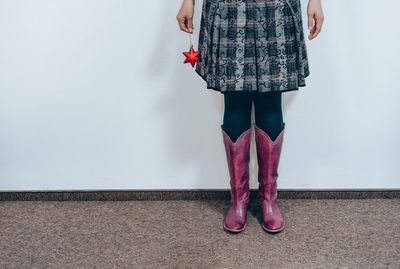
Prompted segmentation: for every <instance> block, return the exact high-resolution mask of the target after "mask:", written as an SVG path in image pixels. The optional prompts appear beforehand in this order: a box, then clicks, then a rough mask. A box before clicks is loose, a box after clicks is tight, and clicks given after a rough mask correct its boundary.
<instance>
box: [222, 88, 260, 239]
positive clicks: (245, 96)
mask: <svg viewBox="0 0 400 269" xmlns="http://www.w3.org/2000/svg"><path fill="white" fill-rule="evenodd" d="M224 98H225V111H224V121H223V124H222V125H221V130H222V136H223V142H224V145H225V152H226V158H227V163H228V168H229V175H230V187H231V203H230V205H229V207H228V209H227V211H226V212H225V217H224V222H223V223H224V225H223V227H224V229H225V230H227V231H229V232H241V231H243V230H244V229H245V227H246V219H247V207H248V204H249V202H250V187H249V161H250V141H251V134H252V126H251V107H252V102H253V99H252V96H251V94H250V93H249V92H228V93H225V94H224Z"/></svg>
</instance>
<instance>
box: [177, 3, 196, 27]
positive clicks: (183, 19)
mask: <svg viewBox="0 0 400 269" xmlns="http://www.w3.org/2000/svg"><path fill="white" fill-rule="evenodd" d="M193 14H194V0H183V2H182V5H181V9H180V10H179V12H178V15H176V19H177V20H178V24H179V28H181V31H184V32H187V33H193V28H194V27H193Z"/></svg>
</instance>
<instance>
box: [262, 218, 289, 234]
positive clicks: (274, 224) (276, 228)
mask: <svg viewBox="0 0 400 269" xmlns="http://www.w3.org/2000/svg"><path fill="white" fill-rule="evenodd" d="M262 226H263V228H264V230H266V231H268V232H280V231H282V230H283V229H284V228H285V221H284V220H267V221H263V224H262Z"/></svg>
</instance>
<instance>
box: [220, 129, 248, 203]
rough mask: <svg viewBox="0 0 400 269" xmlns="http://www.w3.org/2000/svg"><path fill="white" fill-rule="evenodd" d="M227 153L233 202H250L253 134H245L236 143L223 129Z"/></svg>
mask: <svg viewBox="0 0 400 269" xmlns="http://www.w3.org/2000/svg"><path fill="white" fill-rule="evenodd" d="M222 133H223V141H224V145H225V153H226V159H227V164H228V170H229V177H230V181H229V183H230V187H231V201H232V202H234V203H237V202H248V201H249V198H250V197H249V190H250V188H249V161H250V139H251V132H250V130H247V132H243V133H242V134H241V135H240V136H239V138H237V139H236V141H235V142H233V141H232V140H231V138H230V137H229V135H228V134H227V133H226V132H225V131H224V130H223V129H222Z"/></svg>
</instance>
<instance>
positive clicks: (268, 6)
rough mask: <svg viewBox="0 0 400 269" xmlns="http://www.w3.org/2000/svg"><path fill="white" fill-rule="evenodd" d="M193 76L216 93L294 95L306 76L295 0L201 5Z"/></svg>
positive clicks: (217, 0)
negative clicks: (289, 93)
mask: <svg viewBox="0 0 400 269" xmlns="http://www.w3.org/2000/svg"><path fill="white" fill-rule="evenodd" d="M198 49H199V51H200V62H197V63H196V67H195V70H196V72H197V73H198V74H199V75H200V76H201V77H202V78H203V79H204V81H205V82H207V88H208V89H213V90H216V91H220V92H221V93H223V92H227V91H249V92H276V91H282V92H283V91H291V90H298V87H302V86H305V78H306V77H307V76H308V75H309V67H308V59H307V49H306V44H305V39H304V32H303V22H302V15H301V6H300V0H203V6H202V15H201V23H200V30H199V40H198Z"/></svg>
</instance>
